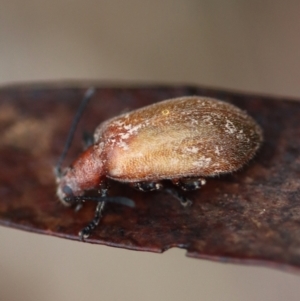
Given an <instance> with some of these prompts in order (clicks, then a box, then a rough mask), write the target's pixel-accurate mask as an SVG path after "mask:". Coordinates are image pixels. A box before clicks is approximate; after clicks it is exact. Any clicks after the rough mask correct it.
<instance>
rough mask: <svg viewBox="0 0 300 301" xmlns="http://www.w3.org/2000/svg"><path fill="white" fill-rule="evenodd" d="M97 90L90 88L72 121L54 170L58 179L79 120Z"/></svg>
mask: <svg viewBox="0 0 300 301" xmlns="http://www.w3.org/2000/svg"><path fill="white" fill-rule="evenodd" d="M95 91H96V89H95V88H94V87H91V88H89V89H88V90H87V91H86V92H85V95H84V97H83V99H82V101H81V104H80V106H79V108H78V110H77V112H76V115H75V117H74V119H73V121H72V124H71V128H70V131H69V133H68V136H67V140H66V143H65V146H64V149H63V152H62V154H61V155H60V157H59V159H58V162H57V164H56V166H55V169H54V173H55V175H56V177H57V178H61V165H62V163H63V161H64V159H65V157H66V155H67V153H68V150H69V149H70V146H71V144H72V141H73V137H74V134H75V130H76V128H77V125H78V123H79V120H80V118H81V116H82V114H83V112H84V110H85V108H86V106H87V104H88V102H89V100H90V99H91V97H92V96H93V95H94V93H95Z"/></svg>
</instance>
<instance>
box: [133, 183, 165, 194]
mask: <svg viewBox="0 0 300 301" xmlns="http://www.w3.org/2000/svg"><path fill="white" fill-rule="evenodd" d="M130 186H131V187H133V188H134V189H136V190H139V191H144V192H147V191H155V190H161V189H163V184H162V183H161V182H136V183H131V184H130Z"/></svg>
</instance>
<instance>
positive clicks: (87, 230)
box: [79, 202, 106, 241]
mask: <svg viewBox="0 0 300 301" xmlns="http://www.w3.org/2000/svg"><path fill="white" fill-rule="evenodd" d="M105 204H106V202H99V203H98V204H97V207H96V210H95V216H94V218H93V219H92V220H91V221H90V223H89V224H88V225H87V226H86V227H84V228H83V229H82V230H81V231H80V232H79V237H80V240H81V241H83V240H84V239H86V238H88V237H89V236H90V235H91V233H92V232H93V230H94V229H95V228H96V227H97V226H98V225H99V222H100V219H101V217H102V213H103V210H104V207H105Z"/></svg>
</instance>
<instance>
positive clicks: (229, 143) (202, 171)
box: [57, 96, 263, 237]
mask: <svg viewBox="0 0 300 301" xmlns="http://www.w3.org/2000/svg"><path fill="white" fill-rule="evenodd" d="M262 140H263V136H262V130H261V128H260V127H259V125H258V124H257V123H256V122H255V121H254V120H253V119H252V117H250V116H249V115H248V114H247V113H246V112H244V111H242V110H241V109H239V108H237V107H236V106H234V105H232V104H229V103H226V102H223V101H220V100H216V99H212V98H208V97H200V96H187V97H179V98H174V99H168V100H165V101H162V102H158V103H155V104H152V105H149V106H146V107H143V108H140V109H137V110H134V111H132V112H129V113H126V114H122V115H120V116H117V117H114V118H112V119H109V120H107V121H104V122H103V123H101V124H100V125H99V126H98V127H97V128H96V130H95V133H94V143H93V144H92V145H91V146H89V147H88V148H87V149H86V150H85V151H84V152H83V153H82V154H81V155H80V156H79V157H78V158H77V159H76V160H75V162H73V164H72V165H71V166H70V167H68V168H66V169H64V170H63V171H62V172H61V173H60V175H59V176H58V177H57V182H58V187H57V195H58V197H59V199H60V200H61V201H62V202H63V203H64V204H65V205H70V204H73V203H76V202H78V201H79V202H81V201H82V200H84V199H85V197H84V195H85V194H86V192H88V191H89V190H95V189H97V190H99V192H100V195H101V196H100V197H99V199H98V202H100V203H101V202H102V201H103V202H104V201H106V200H104V199H102V198H106V199H107V200H109V198H107V196H106V188H103V187H106V185H105V183H106V180H107V179H112V180H115V181H119V182H125V183H130V185H131V186H133V187H135V188H137V189H139V190H143V191H150V190H158V189H161V188H162V187H163V185H162V184H161V181H162V180H171V181H172V182H173V183H174V184H176V185H178V186H179V187H181V188H183V189H184V190H190V189H198V188H200V187H201V186H202V185H203V184H205V180H204V178H206V177H212V176H216V175H220V174H226V173H231V172H233V171H236V170H238V169H240V168H241V167H243V166H244V165H245V164H246V163H247V162H248V161H249V160H250V159H251V158H252V157H253V156H254V155H255V153H256V152H257V150H258V148H259V147H260V145H261V143H262ZM97 207H98V211H99V210H100V209H99V208H100V207H99V206H97ZM96 211H97V210H96ZM98 213H99V212H98ZM98 215H99V214H98ZM94 222H96V224H98V222H99V219H98V221H95V219H94ZM96 224H95V225H93V226H91V225H89V227H90V228H94V227H95V226H96ZM90 230H92V229H86V228H85V231H84V233H81V235H83V236H85V237H87V236H88V235H89V232H90Z"/></svg>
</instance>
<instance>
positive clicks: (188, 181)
mask: <svg viewBox="0 0 300 301" xmlns="http://www.w3.org/2000/svg"><path fill="white" fill-rule="evenodd" d="M172 183H173V184H174V185H176V186H178V187H179V188H181V189H182V190H184V191H193V190H197V189H200V188H201V187H202V186H203V185H205V183H206V180H205V179H203V178H183V179H174V180H172Z"/></svg>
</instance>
